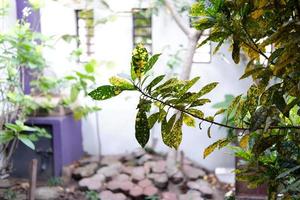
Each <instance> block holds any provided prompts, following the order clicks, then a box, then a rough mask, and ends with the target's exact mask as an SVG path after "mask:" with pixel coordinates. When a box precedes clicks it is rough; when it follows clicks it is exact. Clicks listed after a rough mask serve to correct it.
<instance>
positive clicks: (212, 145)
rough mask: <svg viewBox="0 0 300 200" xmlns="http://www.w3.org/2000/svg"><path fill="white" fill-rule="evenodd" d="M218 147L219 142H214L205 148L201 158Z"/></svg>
mask: <svg viewBox="0 0 300 200" xmlns="http://www.w3.org/2000/svg"><path fill="white" fill-rule="evenodd" d="M218 145H219V141H217V142H214V143H213V144H211V145H209V146H208V147H206V148H205V150H204V153H203V158H204V159H205V158H206V157H207V156H208V155H210V154H211V153H212V152H213V151H214V150H215V149H216V148H217V147H218Z"/></svg>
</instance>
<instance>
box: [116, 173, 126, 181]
mask: <svg viewBox="0 0 300 200" xmlns="http://www.w3.org/2000/svg"><path fill="white" fill-rule="evenodd" d="M114 180H115V181H128V180H130V177H129V176H128V175H127V174H118V175H117V176H116V177H114Z"/></svg>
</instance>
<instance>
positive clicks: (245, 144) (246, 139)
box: [239, 134, 250, 149]
mask: <svg viewBox="0 0 300 200" xmlns="http://www.w3.org/2000/svg"><path fill="white" fill-rule="evenodd" d="M249 138H250V134H245V135H244V136H243V137H242V138H241V140H240V142H239V143H240V147H242V148H243V149H246V148H247V147H248V144H249Z"/></svg>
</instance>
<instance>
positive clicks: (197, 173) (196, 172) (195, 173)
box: [183, 165, 206, 180]
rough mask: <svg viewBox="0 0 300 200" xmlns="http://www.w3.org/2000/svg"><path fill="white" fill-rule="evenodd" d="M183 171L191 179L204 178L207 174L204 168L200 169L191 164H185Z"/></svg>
mask: <svg viewBox="0 0 300 200" xmlns="http://www.w3.org/2000/svg"><path fill="white" fill-rule="evenodd" d="M183 173H184V174H185V175H186V176H187V178H188V179H191V180H195V179H198V178H202V177H204V176H205V175H206V174H205V172H204V171H203V170H202V169H198V168H195V167H192V166H190V165H184V166H183Z"/></svg>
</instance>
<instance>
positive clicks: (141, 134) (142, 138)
mask: <svg viewBox="0 0 300 200" xmlns="http://www.w3.org/2000/svg"><path fill="white" fill-rule="evenodd" d="M149 137H150V128H149V124H148V119H147V114H146V111H145V110H143V109H139V110H138V113H137V116H136V120H135V138H136V140H137V141H138V143H139V144H140V145H141V146H142V147H143V148H144V147H145V146H146V144H147V143H148V141H149Z"/></svg>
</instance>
